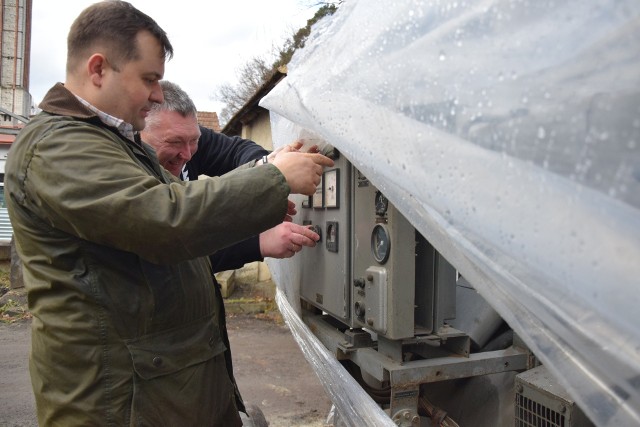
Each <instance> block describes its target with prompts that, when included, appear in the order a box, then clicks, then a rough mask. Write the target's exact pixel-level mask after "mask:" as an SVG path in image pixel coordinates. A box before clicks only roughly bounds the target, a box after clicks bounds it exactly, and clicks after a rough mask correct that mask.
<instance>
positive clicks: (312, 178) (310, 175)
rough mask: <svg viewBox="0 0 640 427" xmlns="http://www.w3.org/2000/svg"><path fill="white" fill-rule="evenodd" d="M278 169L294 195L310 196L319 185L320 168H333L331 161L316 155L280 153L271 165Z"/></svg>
mask: <svg viewBox="0 0 640 427" xmlns="http://www.w3.org/2000/svg"><path fill="white" fill-rule="evenodd" d="M272 164H273V165H274V166H275V167H277V168H278V169H280V172H282V174H283V175H284V177H285V179H286V180H287V184H289V188H291V192H292V193H294V194H306V195H307V196H311V195H312V194H314V193H315V192H316V187H317V186H318V184H319V183H320V177H321V176H322V168H323V167H328V166H333V164H334V163H333V160H331V159H330V158H328V157H326V156H323V155H322V154H317V153H299V152H295V151H292V152H287V153H280V154H278V156H277V157H276V158H275V160H274V161H273V163H272Z"/></svg>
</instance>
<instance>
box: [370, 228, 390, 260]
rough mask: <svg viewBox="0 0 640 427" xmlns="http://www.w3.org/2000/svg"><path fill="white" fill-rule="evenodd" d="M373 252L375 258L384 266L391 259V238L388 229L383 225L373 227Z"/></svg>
mask: <svg viewBox="0 0 640 427" xmlns="http://www.w3.org/2000/svg"><path fill="white" fill-rule="evenodd" d="M371 252H372V253H373V257H374V258H375V260H376V261H378V262H379V263H380V264H384V263H385V262H387V259H389V253H390V252H391V238H390V237H389V231H388V230H387V227H385V226H384V225H382V224H377V225H376V226H375V227H373V231H372V233H371Z"/></svg>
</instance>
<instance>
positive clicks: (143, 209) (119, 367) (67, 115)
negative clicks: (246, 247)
mask: <svg viewBox="0 0 640 427" xmlns="http://www.w3.org/2000/svg"><path fill="white" fill-rule="evenodd" d="M40 107H41V108H42V109H43V112H42V113H40V114H38V115H37V116H36V117H34V118H33V119H32V120H31V121H30V123H29V124H28V125H27V126H26V127H25V128H24V129H23V130H22V131H21V132H20V134H19V135H18V137H17V139H16V141H15V143H14V144H13V146H12V148H11V150H10V152H9V156H8V159H7V163H6V170H5V174H6V175H5V192H6V195H7V199H8V200H7V204H8V208H9V215H10V218H11V222H12V225H13V228H14V236H15V241H16V244H17V249H18V253H19V254H20V257H21V259H22V261H23V264H24V277H25V283H26V286H27V290H28V300H29V308H30V310H31V311H32V313H33V315H34V319H33V332H32V353H31V361H30V369H31V377H32V384H33V388H34V393H35V397H36V404H37V410H38V419H39V422H40V424H41V425H56V426H57V425H60V426H75V425H114V426H125V425H149V426H162V425H166V426H213V425H225V426H227V425H236V424H237V423H238V419H237V418H238V416H237V410H236V404H235V403H234V400H235V385H234V384H233V381H232V379H231V378H230V375H229V373H228V372H227V369H226V367H225V363H224V357H223V354H222V353H223V352H224V351H225V346H224V344H223V341H222V340H221V331H220V327H219V319H218V315H219V313H220V306H221V301H220V298H219V297H218V296H217V295H216V292H215V288H214V285H213V280H212V273H211V271H210V265H209V262H208V259H207V258H206V255H209V254H211V253H213V252H215V251H216V250H218V249H220V248H222V247H225V246H228V245H230V244H232V243H234V242H237V241H240V240H243V239H245V238H247V237H249V236H252V235H255V234H258V233H260V232H262V231H264V230H266V229H268V228H270V227H273V226H275V225H276V224H278V223H279V222H281V221H282V219H283V218H284V215H285V213H286V211H287V197H288V194H289V187H288V185H287V183H286V181H285V179H284V177H283V175H282V174H281V173H280V172H279V170H278V169H277V168H276V167H274V166H272V165H266V166H260V167H254V168H249V167H246V168H243V169H241V170H236V171H233V172H231V173H229V174H226V175H224V176H222V177H217V178H208V179H204V180H198V181H191V182H186V183H183V182H177V181H175V180H174V179H173V178H172V176H171V174H169V172H167V171H165V170H164V169H162V168H161V167H160V166H159V164H158V161H157V158H156V156H155V153H154V151H153V150H152V149H151V148H149V147H148V146H146V145H143V144H141V143H134V142H132V141H129V140H127V139H125V138H123V137H122V136H120V134H119V133H118V132H117V131H116V130H115V129H114V128H110V127H108V126H106V125H104V124H103V123H102V122H101V121H100V120H99V119H98V118H97V117H96V115H95V114H94V113H92V112H91V111H90V110H89V109H87V108H86V107H84V106H83V105H82V104H81V103H80V102H79V101H78V100H77V99H76V98H75V96H73V94H71V92H69V91H68V90H67V89H66V88H65V87H64V86H63V85H61V84H57V85H56V86H54V87H53V88H52V89H51V90H50V91H49V93H48V94H47V95H46V97H45V99H44V100H43V102H42V103H41V104H40Z"/></svg>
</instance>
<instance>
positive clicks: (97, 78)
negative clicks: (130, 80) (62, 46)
mask: <svg viewBox="0 0 640 427" xmlns="http://www.w3.org/2000/svg"><path fill="white" fill-rule="evenodd" d="M86 67H87V68H86V70H87V73H88V74H89V78H90V79H91V83H93V85H94V86H97V87H101V86H102V79H103V78H104V74H105V71H106V69H107V68H108V67H109V62H108V61H107V58H106V57H105V56H104V55H103V54H101V53H94V54H93V55H91V57H90V58H89V60H88V61H87V65H86Z"/></svg>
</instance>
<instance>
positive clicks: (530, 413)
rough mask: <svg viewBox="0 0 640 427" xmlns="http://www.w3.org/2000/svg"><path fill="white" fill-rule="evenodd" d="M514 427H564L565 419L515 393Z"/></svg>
mask: <svg viewBox="0 0 640 427" xmlns="http://www.w3.org/2000/svg"><path fill="white" fill-rule="evenodd" d="M515 409H516V423H515V427H565V417H564V415H563V414H561V413H560V412H558V411H554V410H553V409H550V408H548V407H547V406H545V405H542V404H540V403H538V402H536V401H534V400H532V399H529V398H527V397H526V396H523V395H521V394H519V393H516V408H515Z"/></svg>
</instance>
